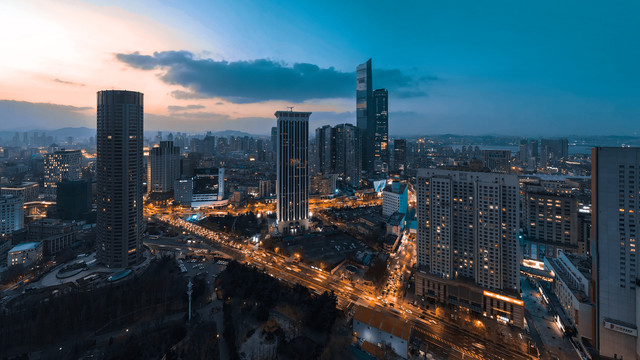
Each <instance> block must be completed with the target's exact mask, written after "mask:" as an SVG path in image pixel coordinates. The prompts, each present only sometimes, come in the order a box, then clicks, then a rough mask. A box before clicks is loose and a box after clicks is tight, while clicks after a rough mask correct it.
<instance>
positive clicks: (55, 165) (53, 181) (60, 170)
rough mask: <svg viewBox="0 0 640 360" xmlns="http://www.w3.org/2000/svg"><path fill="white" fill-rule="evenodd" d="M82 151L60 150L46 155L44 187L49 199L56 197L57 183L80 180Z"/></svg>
mask: <svg viewBox="0 0 640 360" xmlns="http://www.w3.org/2000/svg"><path fill="white" fill-rule="evenodd" d="M81 174H82V153H81V152H80V150H60V151H56V152H54V153H51V154H46V155H45V156H44V188H43V192H44V194H45V197H47V198H48V199H55V197H56V188H57V186H58V185H57V184H58V183H59V182H62V181H75V180H80V176H81Z"/></svg>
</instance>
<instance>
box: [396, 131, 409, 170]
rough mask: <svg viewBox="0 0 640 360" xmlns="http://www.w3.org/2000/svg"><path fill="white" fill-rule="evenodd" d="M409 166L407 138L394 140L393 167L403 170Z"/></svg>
mask: <svg viewBox="0 0 640 360" xmlns="http://www.w3.org/2000/svg"><path fill="white" fill-rule="evenodd" d="M406 166H407V140H405V139H395V140H393V168H394V169H395V171H402V170H404V169H405V167H406Z"/></svg>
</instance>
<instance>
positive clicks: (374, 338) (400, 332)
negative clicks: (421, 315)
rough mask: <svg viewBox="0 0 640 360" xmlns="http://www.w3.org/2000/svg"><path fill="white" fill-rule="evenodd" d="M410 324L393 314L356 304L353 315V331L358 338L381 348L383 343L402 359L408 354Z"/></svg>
mask: <svg viewBox="0 0 640 360" xmlns="http://www.w3.org/2000/svg"><path fill="white" fill-rule="evenodd" d="M410 332H411V326H410V325H409V324H408V323H407V321H405V320H403V319H401V318H398V317H396V316H394V315H390V314H386V313H382V312H380V311H376V310H374V309H370V308H367V307H363V306H358V307H357V308H356V312H355V314H354V315H353V333H354V335H355V336H357V337H358V338H359V339H362V340H364V341H366V342H368V343H371V344H373V345H376V346H378V347H379V348H382V347H383V346H384V345H385V344H388V345H389V346H391V348H392V349H393V351H395V352H396V354H398V355H399V356H401V357H402V358H404V359H407V358H408V354H409V334H410Z"/></svg>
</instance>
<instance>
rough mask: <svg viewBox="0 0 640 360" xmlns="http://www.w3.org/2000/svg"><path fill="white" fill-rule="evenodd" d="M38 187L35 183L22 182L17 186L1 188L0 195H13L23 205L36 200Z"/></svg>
mask: <svg viewBox="0 0 640 360" xmlns="http://www.w3.org/2000/svg"><path fill="white" fill-rule="evenodd" d="M39 191H40V187H39V186H38V183H37V182H23V183H22V184H20V185H18V186H3V187H2V188H1V189H0V195H13V196H15V197H19V198H21V199H22V200H23V201H24V202H25V203H28V202H31V201H36V200H38V193H39Z"/></svg>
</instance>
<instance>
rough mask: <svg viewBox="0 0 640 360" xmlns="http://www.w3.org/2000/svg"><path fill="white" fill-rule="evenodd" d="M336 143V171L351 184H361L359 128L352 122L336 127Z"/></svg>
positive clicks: (357, 185)
mask: <svg viewBox="0 0 640 360" xmlns="http://www.w3.org/2000/svg"><path fill="white" fill-rule="evenodd" d="M334 130H335V131H334V132H335V139H336V141H335V144H336V147H335V148H336V150H335V153H336V156H335V157H336V167H335V172H336V173H337V174H340V175H342V176H343V179H344V181H345V182H346V183H348V184H349V185H350V186H352V187H354V188H357V187H359V186H360V174H361V169H362V167H361V164H360V160H361V157H360V150H361V147H360V136H359V129H358V128H357V127H356V126H353V125H352V124H341V125H336V126H335V127H334Z"/></svg>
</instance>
